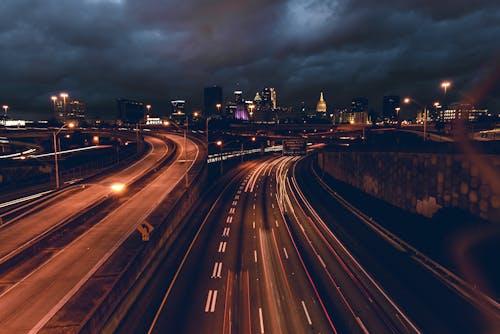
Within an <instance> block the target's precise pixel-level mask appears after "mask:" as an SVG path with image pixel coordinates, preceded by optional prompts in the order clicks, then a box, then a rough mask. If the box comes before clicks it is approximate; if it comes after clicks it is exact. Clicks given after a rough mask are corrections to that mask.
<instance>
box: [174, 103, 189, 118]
mask: <svg viewBox="0 0 500 334" xmlns="http://www.w3.org/2000/svg"><path fill="white" fill-rule="evenodd" d="M170 103H171V104H172V117H175V118H184V116H185V115H186V111H185V108H186V101H184V100H173V101H170Z"/></svg>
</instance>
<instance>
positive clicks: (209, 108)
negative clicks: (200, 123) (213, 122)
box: [203, 86, 222, 116]
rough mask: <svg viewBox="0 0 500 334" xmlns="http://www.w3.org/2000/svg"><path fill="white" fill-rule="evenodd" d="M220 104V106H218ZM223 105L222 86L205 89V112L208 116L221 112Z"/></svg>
mask: <svg viewBox="0 0 500 334" xmlns="http://www.w3.org/2000/svg"><path fill="white" fill-rule="evenodd" d="M218 105H220V106H219V107H217V106H218ZM221 107H222V87H218V86H212V87H205V88H204V89H203V113H204V114H205V115H206V116H211V115H215V114H220V110H222V109H221Z"/></svg>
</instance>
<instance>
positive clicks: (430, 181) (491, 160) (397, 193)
mask: <svg viewBox="0 0 500 334" xmlns="http://www.w3.org/2000/svg"><path fill="white" fill-rule="evenodd" d="M480 158H481V159H483V164H484V161H486V162H487V163H488V164H489V165H490V166H489V167H491V168H490V169H491V170H494V171H495V175H494V177H495V178H497V179H498V177H499V175H500V172H499V171H500V156H498V155H487V156H484V155H483V156H481V157H480ZM318 165H319V166H320V168H322V169H324V171H325V172H326V173H328V174H329V175H330V176H332V177H334V178H336V179H338V180H340V181H343V182H346V183H348V184H350V185H352V186H354V187H356V188H359V189H361V190H362V191H364V192H366V193H368V194H370V195H372V196H374V197H377V198H380V199H382V200H385V201H387V202H389V203H391V204H393V205H395V206H397V207H400V208H403V209H405V210H409V211H411V212H416V213H419V214H422V215H424V216H426V217H432V216H433V215H434V214H436V212H438V210H440V209H441V208H459V209H461V210H463V211H465V212H468V213H470V214H471V215H473V216H476V217H480V218H483V219H486V220H489V221H492V222H497V223H498V222H500V189H493V188H494V186H493V185H492V182H491V180H492V179H491V175H489V176H488V177H486V176H485V175H484V174H482V173H481V172H482V171H483V169H482V168H480V167H481V166H480V165H478V164H476V163H475V161H472V160H471V159H469V158H468V157H466V156H464V155H459V154H443V153H395V152H320V153H319V154H318Z"/></svg>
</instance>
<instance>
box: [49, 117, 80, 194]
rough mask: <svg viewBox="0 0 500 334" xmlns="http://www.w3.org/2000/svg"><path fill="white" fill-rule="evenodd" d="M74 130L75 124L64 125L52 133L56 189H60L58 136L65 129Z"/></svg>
mask: <svg viewBox="0 0 500 334" xmlns="http://www.w3.org/2000/svg"><path fill="white" fill-rule="evenodd" d="M66 126H67V127H68V128H73V127H74V126H75V124H74V123H64V124H63V125H62V126H61V127H60V128H59V129H58V130H57V131H54V132H52V137H53V141H54V142H53V144H54V165H55V172H56V189H59V160H58V158H57V154H58V152H57V151H58V150H57V135H58V134H59V133H60V132H61V131H62V129H64V128H65V127H66Z"/></svg>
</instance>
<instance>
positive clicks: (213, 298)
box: [210, 290, 217, 313]
mask: <svg viewBox="0 0 500 334" xmlns="http://www.w3.org/2000/svg"><path fill="white" fill-rule="evenodd" d="M216 301H217V290H214V295H213V297H212V306H210V312H212V313H213V312H215V302H216Z"/></svg>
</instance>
